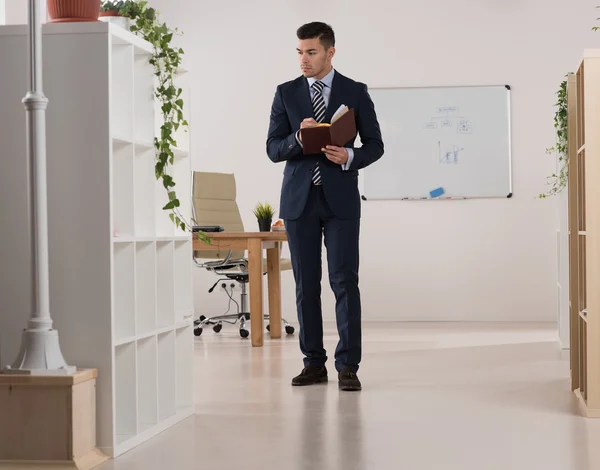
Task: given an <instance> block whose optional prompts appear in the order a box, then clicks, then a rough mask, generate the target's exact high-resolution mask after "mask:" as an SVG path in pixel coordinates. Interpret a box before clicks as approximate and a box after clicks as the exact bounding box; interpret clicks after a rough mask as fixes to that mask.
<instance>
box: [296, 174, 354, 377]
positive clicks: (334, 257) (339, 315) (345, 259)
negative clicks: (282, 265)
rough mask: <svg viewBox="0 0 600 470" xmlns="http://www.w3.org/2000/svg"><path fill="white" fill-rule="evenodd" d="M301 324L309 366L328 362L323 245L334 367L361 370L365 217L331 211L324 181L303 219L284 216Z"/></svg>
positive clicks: (315, 189)
mask: <svg viewBox="0 0 600 470" xmlns="http://www.w3.org/2000/svg"><path fill="white" fill-rule="evenodd" d="M285 227H286V231H287V236H288V243H289V248H290V255H291V261H292V268H293V273H294V279H295V281H296V308H297V311H298V321H299V323H300V331H299V336H300V350H301V351H302V353H303V354H304V356H305V357H304V365H305V366H306V365H309V364H312V365H317V366H321V365H325V362H326V361H327V352H326V351H325V349H324V347H323V314H322V309H321V277H322V262H321V259H322V258H321V246H322V243H323V237H324V239H325V248H326V250H327V264H328V268H329V284H330V286H331V289H332V290H333V293H334V295H335V314H336V323H337V329H338V334H339V342H338V345H337V348H336V350H335V367H336V370H338V371H340V370H341V369H342V367H344V366H347V367H350V368H351V370H353V371H354V372H356V371H357V370H358V367H359V362H360V360H361V349H362V346H361V342H362V332H361V302H360V291H359V287H358V265H359V252H358V251H359V250H358V249H359V232H360V218H355V219H340V218H338V217H336V216H335V215H334V214H333V212H332V211H331V209H330V207H329V205H328V204H327V200H326V199H325V196H324V194H323V187H322V186H315V185H311V189H310V192H309V195H308V199H307V202H306V206H305V208H304V211H303V212H302V214H301V216H300V217H299V218H298V219H293V220H290V219H288V220H285Z"/></svg>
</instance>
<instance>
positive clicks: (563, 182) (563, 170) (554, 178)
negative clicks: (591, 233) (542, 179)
mask: <svg viewBox="0 0 600 470" xmlns="http://www.w3.org/2000/svg"><path fill="white" fill-rule="evenodd" d="M567 76H568V75H567ZM556 94H557V95H558V101H557V102H556V107H557V109H556V113H555V114H554V128H555V129H556V143H555V144H554V145H553V146H552V147H550V148H547V149H546V154H549V155H554V154H556V155H557V156H558V174H556V173H553V174H552V175H551V176H549V177H548V185H550V189H549V190H548V191H547V192H546V193H542V194H540V195H539V197H540V198H542V199H543V198H546V197H548V196H555V195H557V194H558V193H560V192H561V191H562V190H563V189H564V188H565V187H566V186H567V180H568V177H569V148H568V127H567V80H563V81H562V82H561V84H560V88H559V89H558V91H557V92H556Z"/></svg>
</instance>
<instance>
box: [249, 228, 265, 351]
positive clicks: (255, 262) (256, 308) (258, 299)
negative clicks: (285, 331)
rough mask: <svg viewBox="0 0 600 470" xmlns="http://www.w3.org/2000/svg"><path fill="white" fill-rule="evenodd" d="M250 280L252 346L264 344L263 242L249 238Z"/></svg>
mask: <svg viewBox="0 0 600 470" xmlns="http://www.w3.org/2000/svg"><path fill="white" fill-rule="evenodd" d="M248 277H249V279H248V281H249V283H250V338H251V340H252V346H262V345H263V285H262V243H261V240H260V238H251V239H249V240H248Z"/></svg>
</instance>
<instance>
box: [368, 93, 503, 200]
mask: <svg viewBox="0 0 600 470" xmlns="http://www.w3.org/2000/svg"><path fill="white" fill-rule="evenodd" d="M440 88H444V89H453V88H505V89H506V91H507V93H506V99H507V108H506V109H507V114H508V123H507V124H508V189H509V192H508V194H507V195H506V196H466V197H446V196H441V197H433V198H432V197H370V198H369V197H367V196H366V194H365V191H364V186H365V185H364V173H363V172H361V175H360V176H361V177H360V181H359V183H360V186H361V188H360V193H361V199H362V200H363V201H447V200H457V199H459V200H466V199H504V198H507V199H509V198H512V196H513V194H514V189H513V162H512V157H513V149H512V107H511V93H512V89H511V86H510V85H499V84H489V85H481V84H480V85H433V86H406V87H393V86H388V87H369V92H370V91H371V90H430V89H440ZM371 99H372V98H371ZM375 113H377V109H375ZM384 145H385V141H384ZM384 155H385V151H384ZM375 164H377V162H375ZM367 168H368V167H367ZM365 169H366V168H365Z"/></svg>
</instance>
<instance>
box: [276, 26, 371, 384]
mask: <svg viewBox="0 0 600 470" xmlns="http://www.w3.org/2000/svg"><path fill="white" fill-rule="evenodd" d="M297 36H298V47H297V52H298V58H299V61H300V68H301V70H302V76H300V77H298V78H297V79H295V80H292V81H289V82H286V83H283V84H281V85H279V86H278V87H277V90H276V92H275V98H274V100H273V105H272V109H271V117H270V124H269V133H268V137H267V154H268V156H269V158H270V159H271V160H272V161H273V162H275V163H279V162H285V169H284V171H283V185H282V189H281V202H280V213H279V216H280V217H281V218H282V219H283V220H284V222H285V227H286V231H287V235H288V241H289V247H290V254H291V259H292V266H293V272H294V279H295V281H296V306H297V310H298V320H299V323H300V331H299V333H300V349H301V351H302V353H303V354H304V369H303V370H302V372H301V373H300V375H298V376H297V377H294V379H293V380H292V385H311V384H315V383H320V382H326V381H327V369H326V367H325V363H326V361H327V355H326V351H325V349H324V348H323V318H322V312H321V269H322V268H321V245H322V240H323V238H322V237H323V236H324V237H325V247H326V249H327V262H328V266H329V283H330V285H331V288H332V290H333V292H334V294H335V298H336V307H335V310H336V321H337V327H338V333H339V343H338V346H337V348H336V351H335V367H336V370H337V371H338V383H339V387H340V389H342V390H360V389H361V387H362V386H361V383H360V381H359V379H358V376H357V371H358V367H359V362H360V359H361V354H362V353H361V342H362V339H361V303H360V291H359V287H358V265H359V255H358V251H359V250H358V247H359V229H360V209H361V208H360V205H361V201H360V195H359V192H358V170H359V169H361V168H365V167H366V166H368V165H370V164H371V163H373V162H375V161H377V160H378V159H379V158H381V156H382V155H383V141H382V139H381V131H380V129H379V123H378V122H377V116H376V114H375V108H374V105H373V102H372V101H371V98H370V97H369V94H368V91H367V86H366V85H365V84H363V83H359V82H355V81H354V80H351V79H349V78H346V77H344V76H343V75H342V74H341V73H339V72H337V71H336V70H334V69H333V67H332V64H331V61H332V59H333V56H334V54H335V36H334V32H333V30H332V29H331V27H330V26H329V25H327V24H324V23H320V22H314V23H308V24H305V25H303V26H301V27H300V28H299V29H298V31H297ZM341 105H346V106H347V107H348V108H351V109H354V113H355V120H356V128H357V131H358V133H359V134H360V140H361V142H362V146H361V147H357V148H355V147H354V140H355V139H352V140H351V141H350V142H348V143H347V144H346V145H344V146H343V147H334V146H328V147H327V148H325V149H323V151H322V153H318V154H314V155H304V154H303V152H302V135H301V133H300V129H303V128H307V127H314V126H316V125H317V124H318V123H321V122H325V123H329V122H331V118H332V116H333V114H334V113H335V112H336V110H337V109H338V108H339V107H340V106H341Z"/></svg>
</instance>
